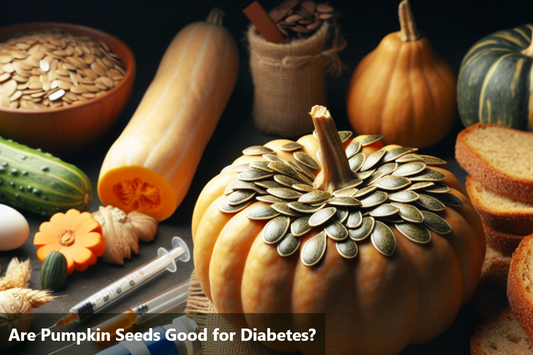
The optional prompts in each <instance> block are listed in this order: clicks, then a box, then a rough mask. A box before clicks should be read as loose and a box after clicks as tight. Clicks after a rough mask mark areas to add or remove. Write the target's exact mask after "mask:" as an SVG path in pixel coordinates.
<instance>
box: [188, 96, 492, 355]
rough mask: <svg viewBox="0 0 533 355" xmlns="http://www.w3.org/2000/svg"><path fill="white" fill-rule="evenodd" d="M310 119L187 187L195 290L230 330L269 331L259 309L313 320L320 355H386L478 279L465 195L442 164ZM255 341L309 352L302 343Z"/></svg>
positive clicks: (304, 325) (423, 336)
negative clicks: (295, 136)
mask: <svg viewBox="0 0 533 355" xmlns="http://www.w3.org/2000/svg"><path fill="white" fill-rule="evenodd" d="M311 115H312V117H313V121H314V124H315V128H316V136H317V138H318V139H317V138H315V137H314V136H313V135H307V136H304V137H301V138H300V139H299V140H298V141H297V142H291V141H289V140H285V139H279V140H274V141H271V142H268V143H267V144H265V145H264V146H255V147H251V148H250V149H245V150H244V151H243V153H245V154H252V155H244V156H241V157H240V158H238V159H237V160H235V162H234V163H233V164H232V165H231V166H229V167H227V168H225V169H224V170H223V171H222V173H221V174H220V175H218V176H216V177H215V178H213V179H212V180H211V181H210V182H209V183H208V184H207V185H206V186H205V188H204V189H203V191H202V192H201V194H200V196H199V198H198V201H197V203H196V206H195V209H194V214H193V221H192V233H193V241H194V263H195V268H196V273H197V275H198V278H199V280H200V283H201V285H202V288H203V290H204V292H205V294H206V295H207V297H208V298H209V299H210V300H211V301H212V302H213V304H214V305H215V307H216V309H217V310H218V312H220V313H223V314H224V316H225V317H226V319H227V320H228V321H229V322H230V323H231V324H233V325H234V326H236V327H247V328H258V329H265V328H267V327H269V328H275V327H276V324H274V319H273V317H272V314H275V313H284V314H294V316H292V317H291V316H289V319H288V320H287V322H288V323H285V324H292V325H293V326H294V327H293V329H294V328H296V327H298V328H301V329H309V328H314V327H316V324H313V322H311V321H309V322H307V321H305V320H302V318H300V316H299V315H298V314H302V313H304V314H326V330H327V333H326V353H327V354H336V355H342V354H395V353H398V352H400V351H401V350H402V349H403V348H405V347H406V346H407V345H409V344H410V343H421V342H426V341H429V340H431V339H432V338H434V337H436V336H437V335H439V334H440V333H442V332H443V331H444V330H445V329H446V328H447V327H448V326H449V325H450V324H451V323H452V321H453V320H454V318H455V315H456V314H457V312H458V310H459V308H460V307H461V305H464V304H465V303H466V302H467V301H468V300H469V299H470V298H471V297H472V295H473V293H474V291H475V289H476V286H477V282H478V279H479V275H480V270H481V265H482V262H483V259H484V254H485V239H484V234H483V228H482V225H481V222H480V220H479V217H478V216H477V214H476V212H475V210H474V208H473V206H472V204H471V202H470V200H469V199H468V198H467V197H466V194H465V192H464V190H463V189H462V187H461V185H460V183H459V182H458V180H457V178H456V177H455V176H454V175H453V174H452V173H450V172H449V171H447V170H445V169H442V168H441V167H439V166H438V165H441V164H442V163H445V162H444V161H442V160H440V159H437V158H434V157H428V156H423V155H416V154H413V151H415V150H416V149H414V148H403V147H399V146H396V145H389V146H385V147H384V146H383V145H382V144H381V142H379V139H380V138H381V137H380V136H359V137H356V138H355V139H348V138H347V137H348V133H347V132H337V130H336V128H335V124H334V123H333V120H332V119H331V116H330V115H329V112H328V111H327V110H326V109H325V108H323V107H319V106H315V107H314V108H313V111H312V113H311ZM350 134H351V132H350ZM340 135H342V136H343V137H344V139H342V140H343V141H344V143H342V141H341V138H340ZM345 148H346V150H345ZM263 153H266V154H263ZM316 160H318V161H319V163H318V164H316V163H317V162H316ZM313 162H314V163H313ZM409 162H411V163H409ZM396 165H398V166H396ZM313 167H315V168H317V169H316V170H312V168H313ZM395 169H396V170H395ZM412 169H414V170H412ZM426 174H429V175H426ZM315 175H316V177H315ZM431 176H432V177H431ZM428 180H433V181H435V182H431V181H428ZM436 180H440V182H437V181H436ZM395 181H396V183H395ZM390 183H393V185H394V184H396V185H394V186H391V185H390ZM397 184H400V185H397ZM415 184H416V185H415ZM398 186H400V187H398ZM398 189H401V190H398ZM313 192H314V193H315V195H313ZM402 195H404V196H403V197H401V196H402ZM372 196H373V197H375V198H379V199H381V200H380V201H381V202H382V204H381V205H379V206H377V205H374V206H377V207H375V208H374V207H372V203H370V202H369V201H370V200H369V198H370V197H372ZM402 199H403V201H404V202H405V203H399V204H398V203H397V202H395V201H402ZM406 199H407V200H406ZM441 200H442V201H443V202H444V203H445V204H442V203H440V202H435V201H441ZM408 201H411V202H413V204H408V203H407V202H408ZM430 201H431V203H430V204H429V205H428V202H430ZM432 203H435V205H433V206H432ZM407 205H409V206H411V207H406V206H407ZM396 206H398V208H397V207H396ZM416 206H418V207H416ZM332 208H333V209H335V210H333V209H332ZM400 209H401V211H405V212H407V213H406V214H404V213H403V212H400ZM409 210H410V211H414V212H413V213H414V214H413V215H412V216H411V217H409V215H410V212H409ZM315 211H316V212H315ZM324 211H325V212H324ZM328 211H329V212H334V216H333V215H331V214H330V215H326V216H325V217H324V216H322V217H320V215H319V216H318V217H316V215H317V214H319V213H320V214H322V213H328ZM417 211H418V212H417ZM421 214H422V215H423V216H424V219H421V217H420V215H421ZM315 217H316V218H315ZM326 217H327V218H329V219H328V220H327V221H326V220H325V218H326ZM321 218H322V220H320V219H321ZM306 220H307V222H306ZM409 221H415V222H416V223H414V222H413V223H411V222H409ZM436 221H438V222H439V223H440V224H441V227H442V226H448V227H449V228H448V227H446V228H445V229H444V230H443V229H440V228H441V227H438V226H435V225H433V226H432V224H433V222H436ZM367 222H368V223H367ZM306 223H307V225H308V226H307V225H306ZM289 224H290V227H289ZM370 225H371V227H368V226H370ZM364 226H367V227H368V228H367V227H365V228H367V229H363V227H364ZM426 226H428V227H427V228H426ZM307 227H309V228H307ZM435 227H436V228H435ZM405 228H413V230H418V231H420V232H421V234H420V236H421V237H422V238H419V239H418V240H416V239H417V235H418V234H416V233H415V234H413V233H411V232H410V231H408V230H407V232H406V229H405ZM428 228H429V229H428ZM365 230H366V231H365ZM434 230H437V231H438V233H437V232H435V231H434ZM346 231H347V232H346ZM402 231H403V232H402ZM346 233H348V234H346ZM404 234H405V235H404ZM407 236H409V237H407ZM413 240H414V241H413ZM242 313H246V314H247V316H246V317H245V316H244V314H242ZM251 314H253V316H250V315H251ZM268 345H269V346H272V347H274V348H276V349H279V350H283V351H302V352H303V353H305V354H307V355H309V354H322V353H323V348H322V349H321V348H320V346H317V344H315V343H313V342H299V343H297V342H292V343H289V342H285V343H269V344H268Z"/></svg>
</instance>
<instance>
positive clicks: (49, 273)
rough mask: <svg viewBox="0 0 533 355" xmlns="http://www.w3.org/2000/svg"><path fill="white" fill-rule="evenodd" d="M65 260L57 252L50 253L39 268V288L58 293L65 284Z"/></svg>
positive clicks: (66, 274) (66, 272) (66, 273)
mask: <svg viewBox="0 0 533 355" xmlns="http://www.w3.org/2000/svg"><path fill="white" fill-rule="evenodd" d="M67 277H68V270H67V259H66V258H65V256H64V255H63V254H61V253H58V252H57V251H51V252H50V253H49V254H48V255H47V256H46V258H45V259H44V261H43V265H42V266H41V288H42V289H43V290H52V291H59V290H61V289H62V288H63V287H65V284H66V283H67Z"/></svg>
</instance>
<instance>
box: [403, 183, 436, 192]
mask: <svg viewBox="0 0 533 355" xmlns="http://www.w3.org/2000/svg"><path fill="white" fill-rule="evenodd" d="M433 185H435V183H434V182H431V181H422V182H417V183H414V184H412V185H411V186H409V187H408V188H407V190H411V191H414V190H420V189H425V188H427V187H430V186H433Z"/></svg>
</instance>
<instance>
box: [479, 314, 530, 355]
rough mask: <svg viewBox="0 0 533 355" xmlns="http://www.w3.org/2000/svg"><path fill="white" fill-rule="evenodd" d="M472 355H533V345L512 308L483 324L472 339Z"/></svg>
mask: <svg viewBox="0 0 533 355" xmlns="http://www.w3.org/2000/svg"><path fill="white" fill-rule="evenodd" d="M470 354H471V355H489V354H498V355H502V354H506V355H526V354H533V343H532V342H531V339H530V338H529V337H528V336H527V334H526V333H525V332H524V330H523V329H522V327H521V326H520V323H518V321H517V319H516V317H515V315H514V314H513V312H512V311H511V309H510V308H506V309H504V310H503V312H502V313H500V315H499V316H498V318H496V319H492V320H489V321H486V322H484V323H481V325H480V326H479V327H478V328H477V329H476V333H475V334H474V336H473V337H472V338H471V339H470Z"/></svg>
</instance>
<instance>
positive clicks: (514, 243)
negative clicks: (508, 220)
mask: <svg viewBox="0 0 533 355" xmlns="http://www.w3.org/2000/svg"><path fill="white" fill-rule="evenodd" d="M483 230H484V231H485V240H486V241H487V247H488V246H490V247H492V248H493V249H495V250H498V251H499V252H500V253H502V255H504V256H508V257H511V256H513V252H514V251H515V250H516V248H518V245H519V244H520V242H521V241H522V239H524V238H525V237H526V236H525V235H516V234H509V233H501V232H497V231H495V230H494V229H492V228H490V227H489V226H487V225H485V224H483Z"/></svg>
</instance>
